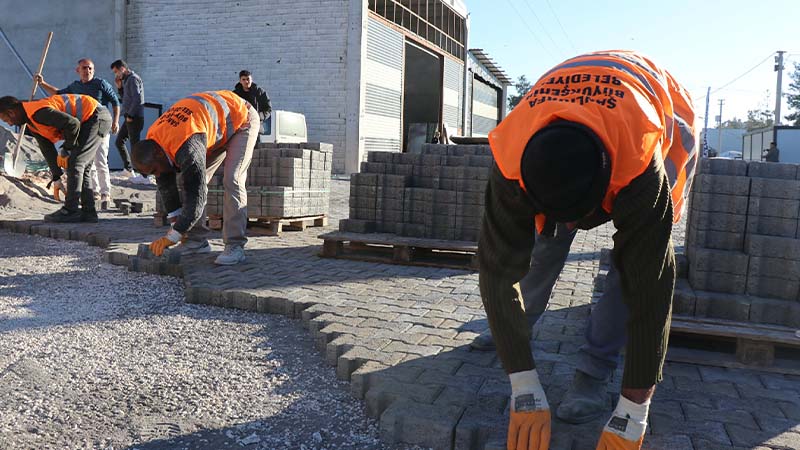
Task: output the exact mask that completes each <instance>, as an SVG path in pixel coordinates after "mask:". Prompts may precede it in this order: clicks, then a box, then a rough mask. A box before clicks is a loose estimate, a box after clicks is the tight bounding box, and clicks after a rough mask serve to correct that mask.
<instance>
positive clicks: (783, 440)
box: [725, 425, 800, 449]
mask: <svg viewBox="0 0 800 450" xmlns="http://www.w3.org/2000/svg"><path fill="white" fill-rule="evenodd" d="M725 428H726V430H727V432H728V435H730V438H731V441H732V442H733V444H734V445H738V446H740V447H745V448H752V447H758V446H762V447H763V446H767V447H777V448H787V449H793V448H798V445H800V434H798V433H791V432H787V433H781V434H778V435H775V434H774V433H771V432H768V431H754V430H750V429H747V428H741V427H738V426H736V425H726V427H725Z"/></svg>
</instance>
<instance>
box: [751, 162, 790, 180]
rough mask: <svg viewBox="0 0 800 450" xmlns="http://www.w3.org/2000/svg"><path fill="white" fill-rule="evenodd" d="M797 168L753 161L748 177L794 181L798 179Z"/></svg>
mask: <svg viewBox="0 0 800 450" xmlns="http://www.w3.org/2000/svg"><path fill="white" fill-rule="evenodd" d="M797 167H798V166H797V164H789V163H774V162H766V161H751V162H750V163H749V164H748V167H747V175H748V176H749V177H751V178H773V179H783V180H794V179H796V178H797Z"/></svg>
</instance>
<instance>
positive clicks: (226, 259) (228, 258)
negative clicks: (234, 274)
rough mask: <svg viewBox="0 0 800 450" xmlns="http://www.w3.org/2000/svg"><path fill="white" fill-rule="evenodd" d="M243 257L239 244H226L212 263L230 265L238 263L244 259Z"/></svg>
mask: <svg viewBox="0 0 800 450" xmlns="http://www.w3.org/2000/svg"><path fill="white" fill-rule="evenodd" d="M244 259H245V256H244V248H242V246H241V245H226V246H225V251H223V252H222V253H221V254H220V255H219V256H217V259H215V260H214V264H218V265H220V266H232V265H235V264H239V263H240V262H242V261H244Z"/></svg>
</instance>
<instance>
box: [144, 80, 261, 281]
mask: <svg viewBox="0 0 800 450" xmlns="http://www.w3.org/2000/svg"><path fill="white" fill-rule="evenodd" d="M259 126H260V121H259V118H258V112H257V111H256V110H255V109H254V108H253V107H252V106H250V105H249V104H248V103H247V102H245V101H244V100H242V99H241V98H240V97H239V96H238V95H236V94H234V93H233V92H231V91H214V92H200V93H197V94H192V95H190V96H188V97H186V98H184V99H182V100H179V101H178V102H177V103H175V104H174V105H173V106H172V107H171V108H170V109H168V110H167V111H166V112H165V113H164V114H163V115H161V117H159V118H158V120H156V122H155V123H154V124H153V125H152V126H151V127H150V129H149V130H148V132H147V138H146V139H145V140H142V141H139V142H138V143H137V144H136V145H134V146H133V151H132V155H131V156H132V159H133V165H134V167H135V169H136V171H138V172H139V173H141V174H143V175H155V177H156V182H157V184H158V192H159V193H160V194H161V198H162V200H163V201H164V206H165V207H166V210H167V211H171V212H170V213H169V214H168V218H169V220H170V222H171V223H172V227H171V228H170V230H169V232H167V234H166V235H165V236H164V237H161V238H159V239H158V240H156V241H154V242H153V243H151V244H150V249H151V250H152V252H153V253H154V254H155V255H156V256H161V254H162V253H163V252H164V249H166V248H167V247H170V246H172V245H175V244H177V243H179V242H181V245H180V247H179V249H180V250H181V253H182V254H197V253H208V252H210V251H211V247H210V246H209V244H208V239H207V233H208V228H207V227H206V226H205V224H204V223H203V222H205V208H206V199H207V193H208V187H207V184H208V181H209V180H210V179H211V177H212V176H213V175H214V172H216V170H217V169H218V168H219V166H220V164H223V167H224V169H223V171H224V178H223V186H224V188H225V198H224V203H223V204H224V206H223V208H224V209H223V216H222V218H223V228H222V238H223V241H224V242H225V251H224V252H223V253H222V254H220V255H219V256H218V257H217V259H216V260H215V261H214V262H215V263H217V264H221V265H233V264H238V263H240V262H242V261H244V259H245V255H244V244H245V243H246V242H247V238H246V237H245V232H246V229H247V190H246V188H245V182H246V180H247V169H248V167H250V160H251V159H252V157H253V148H254V147H255V145H256V141H257V138H258V130H259ZM178 171H180V172H181V182H182V185H183V196H184V198H183V202H181V197H180V195H179V193H178V185H177V175H176V172H178Z"/></svg>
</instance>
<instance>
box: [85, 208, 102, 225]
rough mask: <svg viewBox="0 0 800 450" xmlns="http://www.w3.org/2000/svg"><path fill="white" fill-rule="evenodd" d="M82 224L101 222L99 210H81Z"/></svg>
mask: <svg viewBox="0 0 800 450" xmlns="http://www.w3.org/2000/svg"><path fill="white" fill-rule="evenodd" d="M81 222H88V223H97V222H99V219H98V218H97V210H96V209H85V208H81Z"/></svg>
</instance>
